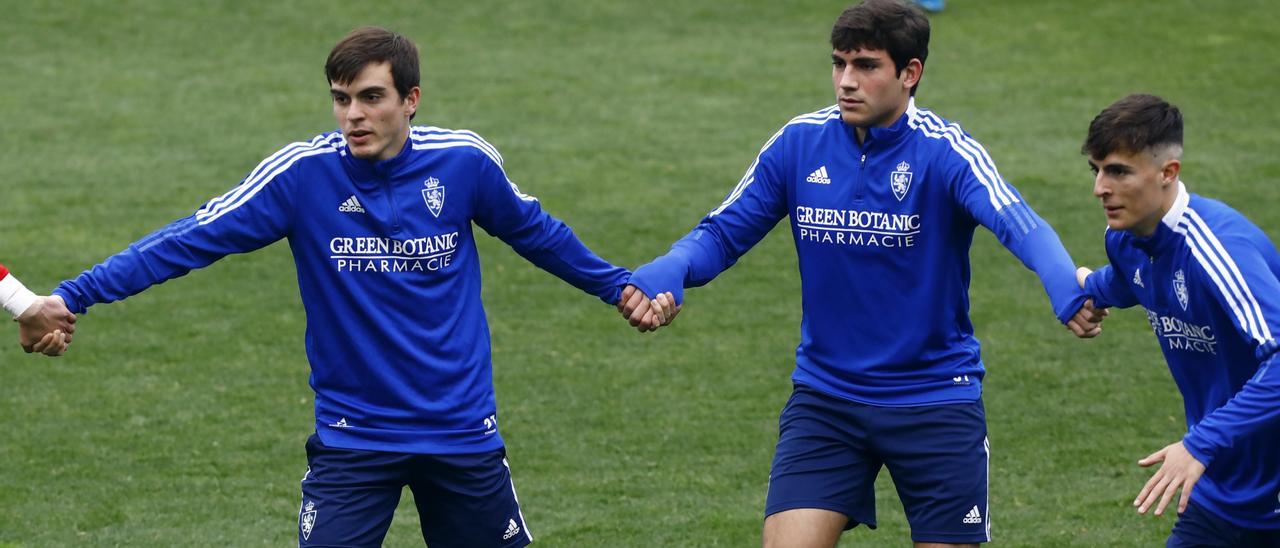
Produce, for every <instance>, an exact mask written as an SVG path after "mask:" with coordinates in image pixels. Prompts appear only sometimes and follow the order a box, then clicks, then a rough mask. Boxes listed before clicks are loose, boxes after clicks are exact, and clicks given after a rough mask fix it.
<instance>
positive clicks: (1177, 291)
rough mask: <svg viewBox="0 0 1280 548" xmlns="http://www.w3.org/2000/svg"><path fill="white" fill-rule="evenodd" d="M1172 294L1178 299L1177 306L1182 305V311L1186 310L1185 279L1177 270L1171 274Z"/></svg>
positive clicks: (1179, 270) (1180, 270) (1180, 271)
mask: <svg viewBox="0 0 1280 548" xmlns="http://www.w3.org/2000/svg"><path fill="white" fill-rule="evenodd" d="M1173 294H1174V295H1176V296H1177V297H1178V304H1180V305H1182V309H1183V310H1186V309H1187V277H1186V276H1184V275H1183V274H1182V269H1178V271H1177V272H1174V273H1173Z"/></svg>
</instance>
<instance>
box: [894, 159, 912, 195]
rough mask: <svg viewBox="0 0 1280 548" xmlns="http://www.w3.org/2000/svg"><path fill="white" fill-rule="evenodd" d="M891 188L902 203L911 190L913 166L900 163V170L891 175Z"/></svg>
mask: <svg viewBox="0 0 1280 548" xmlns="http://www.w3.org/2000/svg"><path fill="white" fill-rule="evenodd" d="M889 186H890V187H892V188H893V195H894V196H897V197H898V201H899V202H901V201H902V198H903V197H905V196H906V195H907V190H909V189H910V188H911V164H908V163H906V162H899V163H898V170H897V171H895V172H893V173H890V174H889Z"/></svg>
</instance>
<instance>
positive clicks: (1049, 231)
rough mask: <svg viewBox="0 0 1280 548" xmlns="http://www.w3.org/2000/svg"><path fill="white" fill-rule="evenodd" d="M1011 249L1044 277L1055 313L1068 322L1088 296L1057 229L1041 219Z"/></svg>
mask: <svg viewBox="0 0 1280 548" xmlns="http://www.w3.org/2000/svg"><path fill="white" fill-rule="evenodd" d="M1010 250H1011V251H1013V253H1014V254H1015V255H1017V256H1018V258H1019V259H1020V260H1022V263H1023V264H1024V265H1026V266H1027V268H1029V269H1031V270H1032V271H1034V272H1035V273H1036V275H1037V276H1039V277H1040V283H1041V284H1042V285H1043V286H1044V290H1045V293H1046V294H1048V296H1049V302H1050V303H1051V305H1052V306H1053V314H1054V316H1056V317H1057V318H1058V320H1059V321H1061V322H1062V323H1064V324H1065V323H1067V321H1068V320H1069V319H1071V316H1072V315H1073V314H1075V313H1076V311H1077V310H1079V309H1080V306H1081V305H1083V304H1084V301H1085V299H1086V298H1087V297H1086V296H1085V293H1084V291H1083V290H1082V289H1080V285H1079V283H1077V281H1076V278H1075V271H1076V267H1075V264H1074V263H1073V262H1072V260H1071V255H1070V254H1068V253H1067V250H1066V248H1064V247H1063V246H1062V241H1061V240H1060V239H1059V238H1058V234H1057V232H1054V230H1053V228H1052V227H1050V226H1049V224H1048V223H1045V222H1044V221H1040V223H1039V226H1037V227H1036V228H1034V229H1032V230H1031V231H1030V232H1027V233H1026V234H1025V235H1024V236H1023V237H1022V238H1021V239H1020V240H1019V241H1018V243H1017V244H1016V245H1014V246H1012V247H1010Z"/></svg>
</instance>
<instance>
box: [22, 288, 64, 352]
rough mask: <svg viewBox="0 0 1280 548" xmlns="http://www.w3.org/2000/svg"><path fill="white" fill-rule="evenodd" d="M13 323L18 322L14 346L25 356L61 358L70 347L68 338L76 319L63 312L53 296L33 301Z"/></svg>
mask: <svg viewBox="0 0 1280 548" xmlns="http://www.w3.org/2000/svg"><path fill="white" fill-rule="evenodd" d="M13 321H15V322H18V343H19V344H21V345H22V349H23V350H26V351H27V353H31V352H39V353H41V354H44V355H46V356H61V355H62V354H64V353H66V351H67V348H68V347H69V346H70V345H71V335H72V334H73V333H75V331H76V325H75V324H76V315H75V314H72V313H71V311H70V310H67V305H66V303H64V302H62V297H58V296H56V295H55V296H52V297H40V298H38V299H36V302H35V303H32V305H31V306H30V307H28V308H27V310H26V311H24V312H23V313H22V314H21V315H19V316H18V317H17V318H14V320H13Z"/></svg>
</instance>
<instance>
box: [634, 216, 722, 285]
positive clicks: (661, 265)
mask: <svg viewBox="0 0 1280 548" xmlns="http://www.w3.org/2000/svg"><path fill="white" fill-rule="evenodd" d="M736 259H737V257H735V256H733V255H730V254H728V253H726V252H725V251H724V246H722V245H721V244H720V242H719V238H718V237H717V236H716V235H715V232H714V231H713V230H710V229H707V228H706V227H704V226H703V225H699V226H698V227H697V228H694V229H693V231H692V232H690V233H689V234H687V235H686V236H685V237H683V238H681V239H679V240H677V241H676V243H674V244H672V245H671V249H670V250H669V251H667V253H666V254H665V255H662V256H660V257H658V258H656V259H654V260H653V261H652V262H650V263H649V264H646V265H644V266H642V267H640V268H638V269H636V273H635V275H634V276H632V278H631V283H632V284H633V285H635V286H636V287H638V288H640V290H641V291H643V292H644V293H645V295H649V296H654V295H658V294H660V293H666V292H671V293H672V294H673V295H675V296H676V302H677V303H683V302H684V299H683V293H684V292H683V290H684V288H686V287H698V286H702V285H705V284H706V283H707V282H710V281H711V280H713V279H715V277H716V276H718V275H719V274H720V273H721V272H724V271H725V270H726V269H728V268H729V267H730V266H733V263H734V262H735V261H736Z"/></svg>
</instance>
